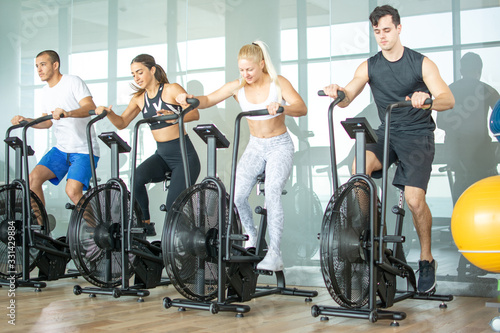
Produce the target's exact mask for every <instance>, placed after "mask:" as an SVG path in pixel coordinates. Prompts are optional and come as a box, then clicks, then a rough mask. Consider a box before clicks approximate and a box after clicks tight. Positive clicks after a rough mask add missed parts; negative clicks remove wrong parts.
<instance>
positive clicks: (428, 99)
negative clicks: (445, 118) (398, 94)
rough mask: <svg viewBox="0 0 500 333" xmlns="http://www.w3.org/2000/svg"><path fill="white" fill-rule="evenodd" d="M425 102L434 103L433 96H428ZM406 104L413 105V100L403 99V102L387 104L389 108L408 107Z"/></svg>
mask: <svg viewBox="0 0 500 333" xmlns="http://www.w3.org/2000/svg"><path fill="white" fill-rule="evenodd" d="M424 104H432V98H427V99H426V100H425V102H424ZM406 106H412V104H411V100H410V101H401V102H397V103H393V104H389V105H388V106H387V109H389V108H390V109H394V108H402V107H406Z"/></svg>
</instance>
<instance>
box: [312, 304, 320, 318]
mask: <svg viewBox="0 0 500 333" xmlns="http://www.w3.org/2000/svg"><path fill="white" fill-rule="evenodd" d="M311 315H312V316H313V317H314V318H316V317H317V316H319V306H317V305H313V306H311Z"/></svg>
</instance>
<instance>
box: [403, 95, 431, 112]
mask: <svg viewBox="0 0 500 333" xmlns="http://www.w3.org/2000/svg"><path fill="white" fill-rule="evenodd" d="M428 98H431V96H430V95H429V94H428V93H426V92H423V91H416V92H414V93H413V94H412V96H411V98H410V97H409V96H406V100H407V101H410V100H411V104H412V106H413V107H414V108H417V109H428V108H430V107H431V104H424V103H425V100H426V99H428Z"/></svg>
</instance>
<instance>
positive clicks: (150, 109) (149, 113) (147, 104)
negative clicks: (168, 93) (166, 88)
mask: <svg viewBox="0 0 500 333" xmlns="http://www.w3.org/2000/svg"><path fill="white" fill-rule="evenodd" d="M163 85H164V84H163V83H160V88H158V93H157V94H156V96H155V97H153V98H149V97H148V93H147V92H144V108H143V109H142V116H143V117H144V118H151V117H155V116H157V114H156V112H157V111H160V110H169V111H173V112H174V113H176V114H180V113H181V111H182V108H181V106H180V105H175V104H169V103H165V102H164V101H163V100H162V99H161V94H162V92H163ZM172 125H174V124H171V123H166V122H164V121H157V122H154V123H150V124H149V127H151V129H152V130H156V129H160V128H164V127H168V126H172Z"/></svg>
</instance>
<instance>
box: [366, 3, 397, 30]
mask: <svg viewBox="0 0 500 333" xmlns="http://www.w3.org/2000/svg"><path fill="white" fill-rule="evenodd" d="M386 15H391V16H392V23H394V25H395V26H396V27H397V26H398V25H400V24H401V17H400V16H399V12H398V10H397V9H396V8H394V7H392V6H389V5H383V6H378V7H375V9H374V10H373V12H372V13H371V14H370V22H371V23H372V26H374V27H376V26H378V21H379V20H380V19H381V18H382V17H384V16H386Z"/></svg>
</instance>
